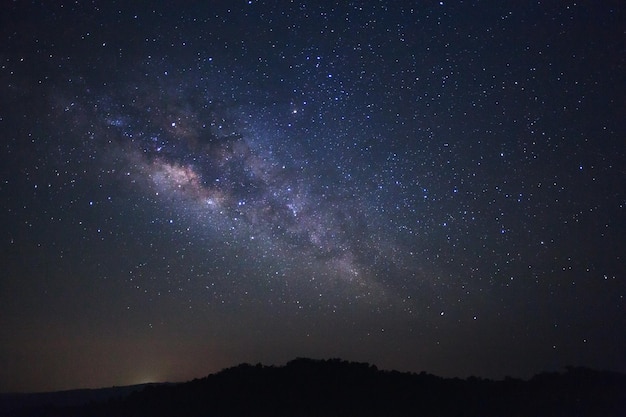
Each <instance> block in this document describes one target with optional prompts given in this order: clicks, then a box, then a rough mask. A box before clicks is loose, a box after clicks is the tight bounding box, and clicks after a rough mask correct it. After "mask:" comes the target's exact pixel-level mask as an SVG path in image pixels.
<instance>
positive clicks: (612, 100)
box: [0, 0, 626, 391]
mask: <svg viewBox="0 0 626 417" xmlns="http://www.w3.org/2000/svg"><path fill="white" fill-rule="evenodd" d="M76 3H80V4H75V3H74V2H55V1H39V2H37V1H32V2H31V1H19V2H12V3H9V2H3V5H2V6H0V34H1V35H0V36H1V37H0V39H1V41H0V145H1V147H2V148H1V151H0V205H1V210H0V213H1V214H0V247H1V252H0V265H1V271H2V272H1V273H0V369H1V371H0V391H41V390H58V389H69V388H79V387H102V386H112V385H128V384H136V383H141V382H148V381H183V380H189V379H192V378H196V377H202V376H205V375H207V374H209V373H212V372H216V371H219V370H220V369H222V368H225V367H229V366H232V365H236V364H238V363H241V362H249V363H257V362H262V363H264V364H268V365H269V364H276V365H280V364H284V363H285V362H287V361H288V360H291V359H293V358H295V357H303V356H304V357H313V358H331V357H339V358H342V359H346V360H353V361H363V362H370V363H373V364H376V365H377V366H378V367H380V368H383V369H397V370H401V371H414V372H420V371H426V372H430V373H434V374H437V375H440V376H458V377H467V376H469V375H476V376H482V377H489V378H503V377H504V376H505V375H510V376H513V377H522V378H527V377H530V376H531V375H533V374H535V373H538V372H541V371H552V370H560V369H562V368H563V367H564V366H567V365H574V366H578V365H581V366H587V367H592V368H596V369H608V370H617V371H626V355H625V354H624V352H626V309H625V308H626V300H625V299H624V297H625V295H626V281H625V280H626V251H625V243H626V242H625V241H626V98H625V97H626V35H625V32H624V30H625V28H626V11H625V9H624V6H623V4H622V2H621V1H597V2H596V1H594V2H573V1H519V2H518V1H516V2H503V1H499V0H493V1H471V2H461V1H448V0H446V1H442V2H439V1H435V2H430V1H428V2H417V1H415V2H410V1H361V2H358V1H355V2H338V3H339V5H332V2H327V1H309V0H294V1H268V2H262V1H230V2H225V1H224V2H200V1H197V2H192V1H189V2H154V1H133V2H130V1H103V2H97V1H96V2H76ZM93 3H95V4H93Z"/></svg>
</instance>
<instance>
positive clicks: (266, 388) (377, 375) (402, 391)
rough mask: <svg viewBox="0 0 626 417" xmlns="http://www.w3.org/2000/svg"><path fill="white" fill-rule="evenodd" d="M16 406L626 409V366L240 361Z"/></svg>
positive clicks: (180, 412)
mask: <svg viewBox="0 0 626 417" xmlns="http://www.w3.org/2000/svg"><path fill="white" fill-rule="evenodd" d="M20 415H22V416H35V415H36V416H42V417H52V416H74V417H83V416H93V417H97V416H102V417H104V416H120V417H124V416H126V417H130V416H133V417H134V416H146V417H147V416H157V417H158V416H177V417H191V416H194V417H195V416H198V417H199V416H208V417H211V416H300V417H307V416H324V417H332V416H386V417H389V416H550V417H553V416H554V417H556V416H568V417H573V416H585V417H587V416H594V417H601V416H615V417H618V416H619V417H623V416H626V375H622V374H617V373H611V372H599V371H593V370H590V369H585V368H568V369H567V370H566V372H564V373H544V374H540V375H537V376H535V377H533V378H532V379H531V380H529V381H523V380H518V379H511V378H508V379H505V380H504V381H492V380H486V379H481V378H474V377H470V378H468V379H466V380H461V379H457V378H454V379H446V378H440V377H437V376H434V375H430V374H426V373H421V374H412V373H401V372H396V371H380V370H378V369H377V368H376V367H375V366H372V365H369V364H366V363H353V362H346V361H342V360H339V359H331V360H312V359H296V360H294V361H291V362H289V363H288V364H287V365H285V366H282V367H274V366H262V365H260V364H259V365H254V366H253V365H248V364H243V365H239V366H236V367H233V368H229V369H226V370H223V371H221V372H219V373H217V374H214V375H209V376H207V377H206V378H202V379H196V380H193V381H190V382H187V383H182V384H169V385H151V386H146V387H145V388H144V389H142V390H141V391H136V392H133V393H131V394H130V395H128V396H126V397H125V398H122V399H110V400H108V401H105V402H100V403H92V404H89V405H86V406H80V407H54V408H53V407H48V408H45V409H37V410H31V411H29V412H24V413H22V414H20Z"/></svg>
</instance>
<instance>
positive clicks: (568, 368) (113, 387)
mask: <svg viewBox="0 0 626 417" xmlns="http://www.w3.org/2000/svg"><path fill="white" fill-rule="evenodd" d="M300 360H307V361H313V362H332V361H340V362H342V363H348V364H358V365H368V366H370V367H374V368H375V369H376V371H381V372H400V373H402V374H411V375H424V374H425V375H430V376H434V377H437V378H442V379H461V380H472V379H474V378H477V379H479V380H484V381H494V382H502V381H506V380H508V379H514V380H519V381H525V382H528V381H530V380H532V379H533V378H534V377H536V376H539V375H543V374H552V373H557V374H561V375H564V374H566V373H567V372H568V371H569V370H570V369H585V370H590V371H593V372H597V373H611V374H620V375H623V376H626V373H624V372H618V371H611V370H607V369H593V368H587V367H584V366H582V367H580V366H569V365H567V366H565V367H563V368H562V369H558V370H550V371H548V370H545V371H541V372H537V373H534V374H532V375H530V377H527V378H522V377H516V376H512V375H504V376H503V377H501V378H486V377H483V376H480V375H467V376H454V375H450V376H442V375H437V374H435V373H431V372H427V371H402V370H398V369H386V368H381V367H378V366H377V365H376V364H374V363H369V362H359V361H351V360H346V359H342V358H308V357H296V358H293V359H291V360H288V361H287V362H285V363H282V364H265V363H249V362H241V363H238V364H234V365H231V366H227V367H225V368H222V369H220V370H218V371H215V372H211V373H208V374H205V375H202V376H196V377H192V378H189V379H185V380H180V381H169V380H167V381H166V380H163V381H156V380H154V381H145V382H137V383H131V384H125V385H107V386H93V387H75V388H63V389H59V390H54V391H0V395H13V394H15V395H28V394H56V393H64V392H72V391H94V390H95V391H97V390H109V389H118V388H132V387H139V386H146V385H168V384H171V385H178V384H186V383H188V382H193V381H196V380H199V379H204V378H206V377H209V376H212V375H217V374H220V373H222V372H224V371H227V370H230V369H235V368H238V367H241V366H250V367H257V366H259V365H260V366H262V367H263V368H285V367H287V366H288V365H289V364H291V363H292V362H297V361H300Z"/></svg>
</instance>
